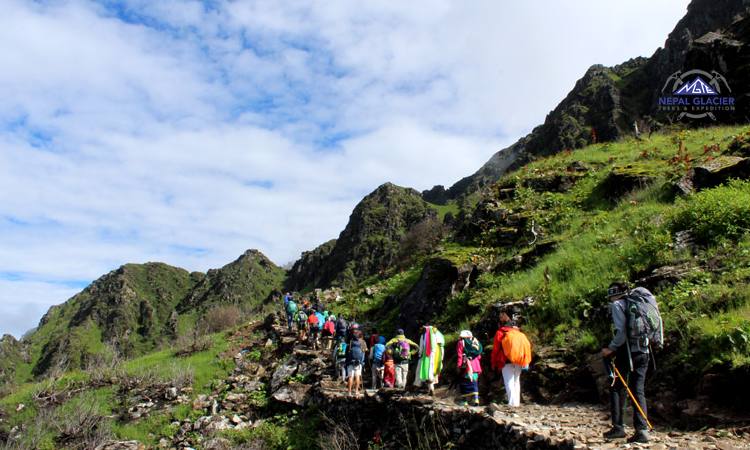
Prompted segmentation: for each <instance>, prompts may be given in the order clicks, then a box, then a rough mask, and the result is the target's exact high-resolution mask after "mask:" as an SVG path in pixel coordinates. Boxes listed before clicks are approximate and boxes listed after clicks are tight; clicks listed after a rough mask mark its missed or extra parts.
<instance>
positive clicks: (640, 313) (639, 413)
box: [602, 281, 664, 443]
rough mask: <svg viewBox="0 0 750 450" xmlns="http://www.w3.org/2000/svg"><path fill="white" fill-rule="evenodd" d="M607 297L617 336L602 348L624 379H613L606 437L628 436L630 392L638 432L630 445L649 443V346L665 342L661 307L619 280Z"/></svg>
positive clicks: (641, 290)
mask: <svg viewBox="0 0 750 450" xmlns="http://www.w3.org/2000/svg"><path fill="white" fill-rule="evenodd" d="M607 298H608V299H609V301H610V302H611V304H610V308H611V312H612V323H613V325H614V328H615V336H614V338H613V339H612V341H611V342H610V343H609V345H608V346H607V347H605V348H603V349H602V356H603V357H604V358H605V360H607V359H609V358H612V357H614V368H615V370H614V373H615V374H617V373H619V374H620V375H621V377H625V378H624V379H623V378H621V377H616V378H619V379H614V380H613V381H614V384H613V385H612V389H611V390H610V408H611V414H612V429H610V430H609V431H607V432H606V433H604V437H605V438H606V439H616V438H623V437H625V428H624V425H623V413H624V409H625V393H626V391H629V393H630V395H631V396H632V399H633V400H634V403H636V404H634V405H633V426H634V428H635V433H634V434H633V436H631V437H630V438H628V442H638V443H647V442H648V441H649V435H648V431H649V422H648V416H647V409H646V393H645V385H646V372H647V371H648V364H649V360H650V350H649V347H650V346H651V345H654V346H661V345H662V343H663V341H664V336H663V324H662V321H661V315H660V313H659V307H658V305H657V304H656V298H655V297H654V295H653V294H652V293H651V292H650V291H649V290H648V289H645V288H642V287H637V288H635V289H632V290H631V289H629V288H628V285H627V283H624V282H620V281H618V282H614V283H612V284H610V286H609V289H608V290H607ZM610 364H612V363H611V362H610ZM613 376H615V375H613ZM626 380H629V382H628V381H626ZM626 383H627V385H626Z"/></svg>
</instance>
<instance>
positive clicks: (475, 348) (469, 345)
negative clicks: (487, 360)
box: [464, 338, 483, 359]
mask: <svg viewBox="0 0 750 450" xmlns="http://www.w3.org/2000/svg"><path fill="white" fill-rule="evenodd" d="M482 351H483V349H482V343H481V342H479V341H478V340H477V339H474V338H464V354H465V355H466V357H467V358H469V359H474V358H476V357H477V356H479V355H481V354H482Z"/></svg>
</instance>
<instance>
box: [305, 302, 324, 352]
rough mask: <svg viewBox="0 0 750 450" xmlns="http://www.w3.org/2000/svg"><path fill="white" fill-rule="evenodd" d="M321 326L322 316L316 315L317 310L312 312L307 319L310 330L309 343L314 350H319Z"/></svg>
mask: <svg viewBox="0 0 750 450" xmlns="http://www.w3.org/2000/svg"><path fill="white" fill-rule="evenodd" d="M320 325H321V323H320V316H319V315H318V314H316V312H315V310H312V311H311V312H310V315H309V316H308V317H307V326H308V327H309V328H310V339H309V342H310V346H311V347H312V348H313V350H317V349H318V346H319V339H320Z"/></svg>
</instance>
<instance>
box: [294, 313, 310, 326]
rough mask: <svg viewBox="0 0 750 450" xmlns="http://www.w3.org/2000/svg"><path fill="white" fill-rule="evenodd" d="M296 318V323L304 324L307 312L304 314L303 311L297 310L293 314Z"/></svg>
mask: <svg viewBox="0 0 750 450" xmlns="http://www.w3.org/2000/svg"><path fill="white" fill-rule="evenodd" d="M295 317H296V318H297V323H299V324H301V325H304V324H306V323H307V314H305V312H304V311H297V314H296V315H295Z"/></svg>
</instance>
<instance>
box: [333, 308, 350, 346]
mask: <svg viewBox="0 0 750 450" xmlns="http://www.w3.org/2000/svg"><path fill="white" fill-rule="evenodd" d="M348 329H349V323H348V322H347V321H346V319H344V315H343V314H339V318H338V320H336V334H335V335H334V339H335V340H336V342H338V341H344V340H346V330H348Z"/></svg>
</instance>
